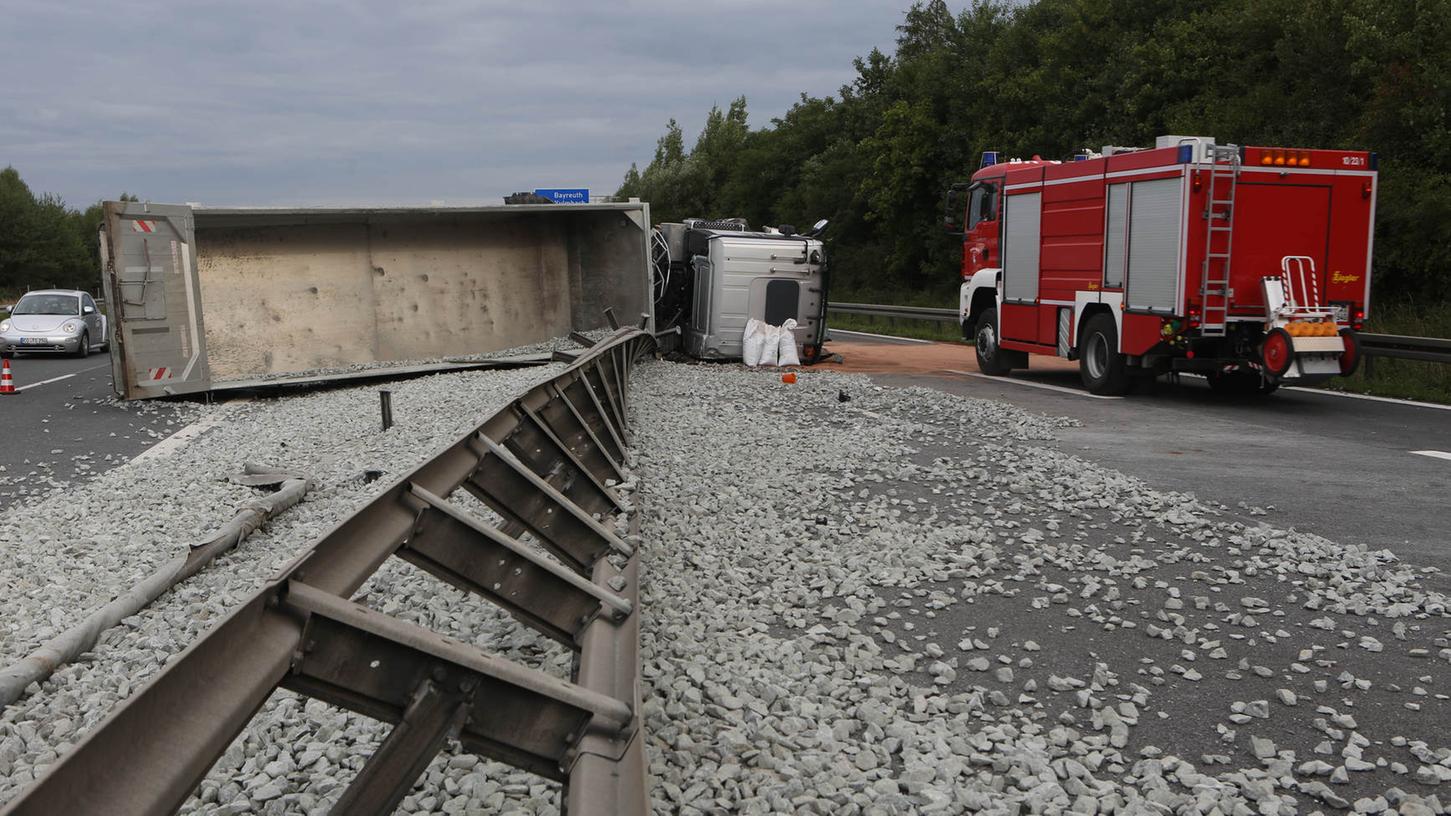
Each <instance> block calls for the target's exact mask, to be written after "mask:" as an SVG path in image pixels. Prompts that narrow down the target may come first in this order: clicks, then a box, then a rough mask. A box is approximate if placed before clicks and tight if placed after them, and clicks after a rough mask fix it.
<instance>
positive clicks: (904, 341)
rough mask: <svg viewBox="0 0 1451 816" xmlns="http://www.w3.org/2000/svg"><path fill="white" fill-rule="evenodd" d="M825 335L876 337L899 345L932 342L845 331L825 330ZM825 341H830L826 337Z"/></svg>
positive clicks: (931, 341)
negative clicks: (894, 341) (893, 341)
mask: <svg viewBox="0 0 1451 816" xmlns="http://www.w3.org/2000/svg"><path fill="white" fill-rule="evenodd" d="M826 333H827V335H833V334H855V335H857V336H858V337H876V338H878V339H881V340H896V341H897V342H899V343H925V344H927V345H929V346H930V345H932V343H933V342H935V341H933V340H921V339H918V338H916V337H893V336H892V335H890V334H872V333H871V332H859V331H847V330H846V329H827V331H826ZM827 339H831V338H830V337H828V338H827Z"/></svg>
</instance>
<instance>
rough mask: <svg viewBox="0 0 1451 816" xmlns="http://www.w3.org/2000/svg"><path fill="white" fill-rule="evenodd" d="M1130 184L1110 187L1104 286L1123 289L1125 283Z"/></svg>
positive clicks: (1105, 241) (1104, 242)
mask: <svg viewBox="0 0 1451 816" xmlns="http://www.w3.org/2000/svg"><path fill="white" fill-rule="evenodd" d="M1128 217H1129V185H1128V184H1111V185H1109V188H1108V226H1107V227H1106V232H1105V233H1104V236H1103V247H1104V255H1103V288H1105V289H1122V288H1123V285H1124V267H1125V266H1126V265H1127V264H1126V263H1125V260H1124V255H1125V253H1124V246H1125V245H1126V244H1127V243H1128V237H1129V229H1128Z"/></svg>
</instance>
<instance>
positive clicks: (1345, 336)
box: [1340, 329, 1360, 377]
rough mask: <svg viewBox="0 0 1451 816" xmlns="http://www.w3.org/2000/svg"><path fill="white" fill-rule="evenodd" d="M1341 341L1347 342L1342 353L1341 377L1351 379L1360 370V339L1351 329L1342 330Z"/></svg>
mask: <svg viewBox="0 0 1451 816" xmlns="http://www.w3.org/2000/svg"><path fill="white" fill-rule="evenodd" d="M1340 339H1341V340H1343V341H1345V351H1342V352H1340V376H1342V377H1349V376H1350V375H1351V374H1354V373H1355V370H1356V369H1357V368H1360V339H1359V338H1358V337H1356V336H1355V332H1353V331H1351V330H1350V329H1341V330H1340Z"/></svg>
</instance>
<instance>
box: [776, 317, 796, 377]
mask: <svg viewBox="0 0 1451 816" xmlns="http://www.w3.org/2000/svg"><path fill="white" fill-rule="evenodd" d="M777 332H779V337H778V340H777V346H776V348H777V352H776V364H777V365H783V366H799V365H801V355H800V354H797V353H796V321H795V320H793V319H791V318H789V317H788V318H786V322H785V323H782V324H781V328H779V329H777Z"/></svg>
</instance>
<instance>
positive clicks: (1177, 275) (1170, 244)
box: [1108, 176, 1184, 313]
mask: <svg viewBox="0 0 1451 816" xmlns="http://www.w3.org/2000/svg"><path fill="white" fill-rule="evenodd" d="M1130 186H1131V190H1130V192H1129V206H1128V218H1127V221H1128V235H1127V239H1126V242H1127V244H1128V253H1127V254H1128V291H1127V293H1126V297H1125V300H1126V301H1127V303H1128V307H1129V308H1130V309H1137V310H1140V311H1149V312H1165V313H1172V312H1174V311H1175V308H1176V306H1177V305H1178V302H1179V280H1180V279H1181V277H1182V275H1181V271H1182V270H1183V268H1184V260H1183V259H1184V252H1183V245H1182V241H1181V239H1182V237H1183V227H1184V204H1183V198H1184V178H1183V177H1182V176H1178V177H1175V178H1167V179H1153V180H1150V181H1134V182H1130ZM1108 229H1109V232H1110V233H1111V232H1113V231H1114V230H1115V229H1122V225H1121V224H1119V225H1115V224H1114V223H1113V220H1112V213H1110V220H1109V225H1108Z"/></svg>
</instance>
